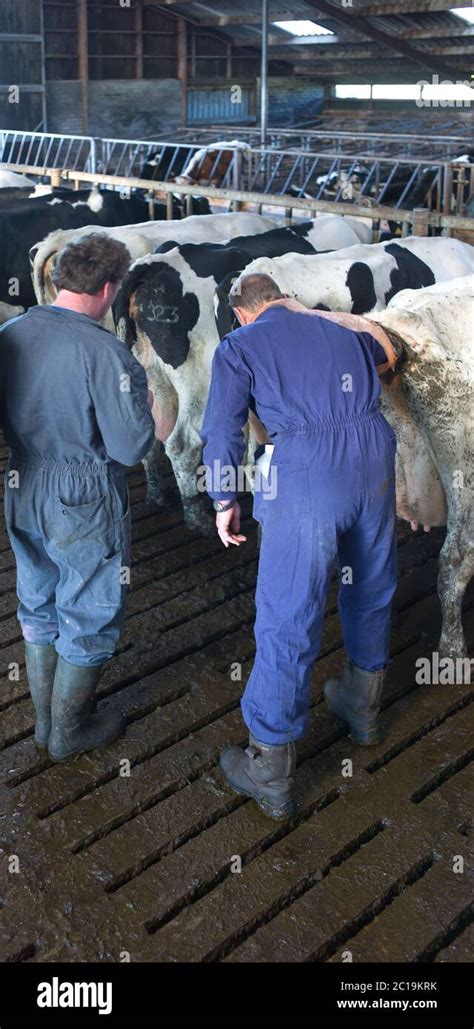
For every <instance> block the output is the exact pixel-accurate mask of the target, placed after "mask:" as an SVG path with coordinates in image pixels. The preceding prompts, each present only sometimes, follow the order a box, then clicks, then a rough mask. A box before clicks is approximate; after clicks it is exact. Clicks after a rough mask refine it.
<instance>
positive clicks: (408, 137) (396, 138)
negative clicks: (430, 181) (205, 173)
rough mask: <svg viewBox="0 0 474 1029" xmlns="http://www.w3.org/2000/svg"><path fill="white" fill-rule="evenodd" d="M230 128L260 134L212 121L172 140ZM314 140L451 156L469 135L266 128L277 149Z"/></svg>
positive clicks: (247, 138) (308, 145)
mask: <svg viewBox="0 0 474 1029" xmlns="http://www.w3.org/2000/svg"><path fill="white" fill-rule="evenodd" d="M230 129H232V130H233V134H234V135H235V133H238V138H239V139H240V140H242V141H243V142H246V143H251V144H252V143H253V144H255V142H256V141H257V139H259V137H260V129H256V128H254V127H252V126H248V125H245V126H243V125H235V126H232V125H222V124H217V123H215V124H212V125H208V126H207V127H206V128H201V127H198V126H196V127H190V126H188V127H186V128H182V129H176V132H175V141H176V142H180V143H187V142H194V141H195V140H196V141H197V142H199V144H200V145H201V146H203V145H204V144H209V143H213V142H214V140H216V139H225V135H223V134H224V133H226V132H227V133H228V132H229V130H230ZM167 136H168V133H164V132H163V133H159V134H158V135H156V136H155V139H156V140H157V141H165V140H166V139H167ZM315 144H324V146H323V149H324V150H326V151H328V150H331V149H333V150H334V152H335V153H339V152H341V151H344V153H345V154H354V155H356V156H359V153H360V154H363V153H369V154H378V155H379V156H386V157H390V156H391V157H411V156H415V155H421V156H423V155H424V156H425V157H426V158H428V159H429V158H430V157H439V158H446V159H448V158H451V159H453V158H454V157H455V155H457V154H461V153H465V152H466V148H468V147H469V145H470V140H469V136H467V137H466V136H449V135H443V134H437V135H436V134H433V135H426V136H419V135H418V134H416V133H413V132H376V131H373V132H366V131H361V132H358V131H355V130H354V131H353V132H350V131H347V130H339V129H337V130H336V129H333V128H323V127H321V128H315V129H304V128H284V127H281V128H271V129H268V132H267V145H268V146H269V147H276V148H277V149H294V148H295V147H298V148H299V149H302V150H312V149H314V145H315Z"/></svg>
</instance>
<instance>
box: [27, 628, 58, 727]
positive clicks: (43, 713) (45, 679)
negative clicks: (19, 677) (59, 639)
mask: <svg viewBox="0 0 474 1029" xmlns="http://www.w3.org/2000/svg"><path fill="white" fill-rule="evenodd" d="M25 661H26V676H27V679H28V686H29V688H30V693H31V699H32V701H33V705H34V709H35V712H36V726H35V743H37V744H38V747H47V746H48V740H49V734H50V732H51V697H52V693H53V682H54V673H55V671H56V665H57V661H58V655H57V653H56V648H55V647H54V644H53V643H44V644H41V645H40V644H38V643H28V642H27V640H25Z"/></svg>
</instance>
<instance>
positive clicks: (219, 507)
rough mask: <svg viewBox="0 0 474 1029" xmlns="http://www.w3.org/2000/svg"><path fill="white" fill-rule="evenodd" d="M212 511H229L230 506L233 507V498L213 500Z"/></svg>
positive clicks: (220, 512)
mask: <svg viewBox="0 0 474 1029" xmlns="http://www.w3.org/2000/svg"><path fill="white" fill-rule="evenodd" d="M213 503H214V511H218V512H219V514H222V513H223V512H224V511H230V508H231V507H234V505H235V500H214V502H213Z"/></svg>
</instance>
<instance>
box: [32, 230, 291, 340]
mask: <svg viewBox="0 0 474 1029" xmlns="http://www.w3.org/2000/svg"><path fill="white" fill-rule="evenodd" d="M273 226H274V222H273V221H272V220H271V219H270V218H266V217H264V216H263V215H260V214H250V213H247V212H246V211H237V212H234V213H231V214H208V215H206V214H204V215H200V216H198V215H191V216H190V217H189V218H184V219H182V220H181V219H178V220H170V221H167V222H166V223H163V222H154V221H148V222H140V223H138V224H136V225H122V226H118V227H117V228H103V229H102V230H101V231H103V232H106V233H107V235H109V236H111V237H112V238H113V239H119V240H120V241H121V242H122V243H125V245H126V247H127V248H128V250H129V252H130V256H131V258H132V261H136V260H137V259H138V258H139V257H145V256H146V255H147V254H152V253H153V251H154V250H155V249H156V247H157V246H159V245H160V244H161V243H165V242H166V241H167V240H170V239H172V240H173V241H175V242H181V241H182V242H196V243H201V242H207V241H211V240H215V241H216V242H219V241H222V240H226V239H229V238H230V237H231V236H235V235H236V234H237V233H239V232H242V233H247V234H250V233H258V232H266V231H267V230H268V229H270V228H272V227H273ZM90 232H97V225H84V226H83V227H82V228H80V229H57V230H56V232H52V233H50V235H49V236H47V237H46V239H44V240H43V241H42V242H41V243H36V244H35V245H34V246H33V247H31V249H30V262H31V265H32V274H33V288H34V291H35V295H36V299H37V301H38V303H39V304H51V303H52V302H53V300H54V298H55V296H56V290H55V288H54V285H53V282H52V280H51V272H52V269H53V266H54V262H55V260H56V257H57V255H58V253H60V251H61V250H63V249H64V247H65V246H66V245H67V244H68V243H70V242H71V241H72V240H77V239H80V238H81V237H82V236H85V235H88V234H89V233H90ZM106 324H107V327H108V328H112V330H113V319H111V320H110V321H108V322H107V323H106Z"/></svg>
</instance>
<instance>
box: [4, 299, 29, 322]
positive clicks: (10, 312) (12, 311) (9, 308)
mask: <svg viewBox="0 0 474 1029" xmlns="http://www.w3.org/2000/svg"><path fill="white" fill-rule="evenodd" d="M24 313H25V308H24V307H14V306H13V305H12V304H4V303H3V301H2V300H0V325H3V323H4V322H9V321H10V318H18V315H20V314H24Z"/></svg>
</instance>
